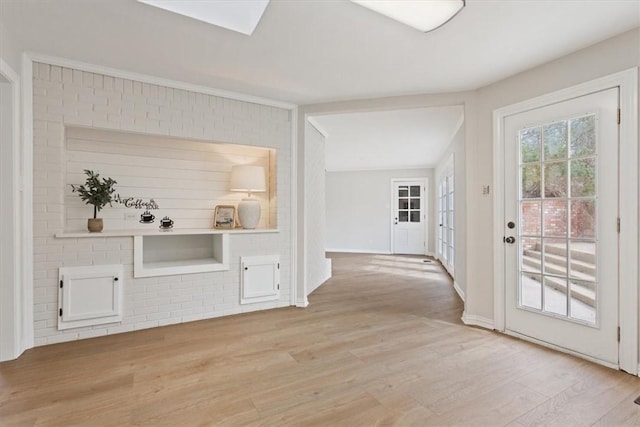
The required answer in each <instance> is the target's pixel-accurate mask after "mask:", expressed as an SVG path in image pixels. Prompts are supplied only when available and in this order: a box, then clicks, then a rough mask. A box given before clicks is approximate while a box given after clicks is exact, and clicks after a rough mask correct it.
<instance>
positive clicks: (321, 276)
mask: <svg viewBox="0 0 640 427" xmlns="http://www.w3.org/2000/svg"><path fill="white" fill-rule="evenodd" d="M305 135H306V140H305V142H306V147H305V151H304V157H305V161H304V163H305V168H304V174H305V180H304V192H303V197H304V204H305V212H306V221H307V223H308V224H309V226H310V227H311V228H310V230H309V233H308V234H307V236H306V238H305V254H306V256H307V261H306V262H305V267H306V269H307V271H306V277H307V280H306V283H307V295H308V294H310V293H311V292H313V291H314V290H315V289H317V288H318V286H320V285H321V284H322V283H324V282H325V281H326V280H327V279H329V278H330V277H331V260H330V259H327V258H326V256H325V244H326V237H325V221H324V217H325V196H324V195H325V152H324V150H325V138H324V136H323V135H322V134H321V133H320V132H319V131H318V130H317V129H316V128H315V127H313V126H312V125H311V124H310V123H307V124H306V125H305Z"/></svg>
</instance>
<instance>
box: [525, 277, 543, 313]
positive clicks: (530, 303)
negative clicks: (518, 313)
mask: <svg viewBox="0 0 640 427" xmlns="http://www.w3.org/2000/svg"><path fill="white" fill-rule="evenodd" d="M520 305H522V306H524V307H529V308H535V309H536V310H542V276H540V275H538V274H529V273H522V275H521V276H520Z"/></svg>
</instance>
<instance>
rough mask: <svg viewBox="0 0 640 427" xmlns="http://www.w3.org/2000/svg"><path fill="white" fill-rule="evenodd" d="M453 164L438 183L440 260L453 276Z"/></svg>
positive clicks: (438, 245)
mask: <svg viewBox="0 0 640 427" xmlns="http://www.w3.org/2000/svg"><path fill="white" fill-rule="evenodd" d="M454 190H455V188H454V175H453V162H451V165H450V166H449V167H448V168H447V169H446V170H445V173H444V174H443V175H442V177H441V178H440V181H439V183H438V220H439V223H438V244H437V248H438V258H439V259H440V262H441V263H442V265H444V267H445V268H446V269H447V271H448V272H449V273H450V274H452V275H453V272H454V263H455V228H454V219H455V204H454Z"/></svg>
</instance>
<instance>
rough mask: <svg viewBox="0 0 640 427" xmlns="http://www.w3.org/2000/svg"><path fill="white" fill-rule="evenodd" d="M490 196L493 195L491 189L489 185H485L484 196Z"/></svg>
mask: <svg viewBox="0 0 640 427" xmlns="http://www.w3.org/2000/svg"><path fill="white" fill-rule="evenodd" d="M489 194H491V187H490V186H489V185H483V186H482V195H483V196H488V195H489Z"/></svg>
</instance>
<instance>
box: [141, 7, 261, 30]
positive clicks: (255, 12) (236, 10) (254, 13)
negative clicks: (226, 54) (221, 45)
mask: <svg viewBox="0 0 640 427" xmlns="http://www.w3.org/2000/svg"><path fill="white" fill-rule="evenodd" d="M138 1H139V2H141V3H145V4H148V5H150V6H155V7H159V8H160V9H165V10H168V11H169V12H174V13H178V14H180V15H184V16H188V17H190V18H193V19H197V20H199V21H203V22H207V23H209V24H213V25H216V26H218V27H222V28H226V29H228V30H232V31H237V32H239V33H242V34H246V35H248V36H250V35H251V34H253V31H254V30H255V29H256V27H257V26H258V22H260V18H262V14H263V13H264V11H265V9H266V8H267V4H269V0H242V1H238V0H138Z"/></svg>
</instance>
